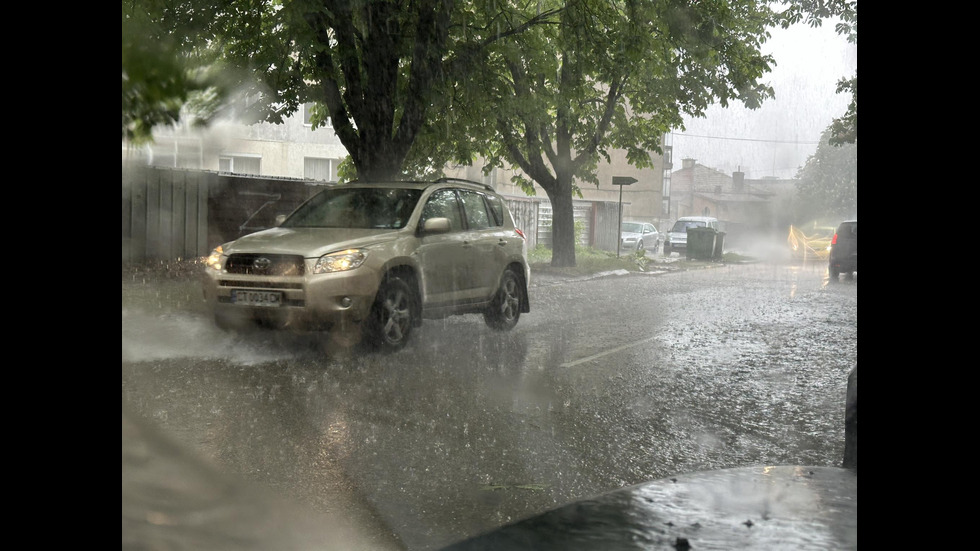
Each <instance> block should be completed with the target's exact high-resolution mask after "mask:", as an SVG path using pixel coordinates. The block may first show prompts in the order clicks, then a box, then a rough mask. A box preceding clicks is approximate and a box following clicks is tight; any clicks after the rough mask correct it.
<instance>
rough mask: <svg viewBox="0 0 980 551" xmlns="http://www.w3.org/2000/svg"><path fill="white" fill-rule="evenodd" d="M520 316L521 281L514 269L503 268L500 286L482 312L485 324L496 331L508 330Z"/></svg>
mask: <svg viewBox="0 0 980 551" xmlns="http://www.w3.org/2000/svg"><path fill="white" fill-rule="evenodd" d="M520 317H521V281H520V279H519V278H518V276H517V274H515V273H514V270H511V269H507V270H504V275H503V276H502V277H501V278H500V287H499V288H498V289H497V293H496V294H495V295H494V297H493V300H491V301H490V306H489V307H487V310H486V311H485V312H484V313H483V320H484V321H486V322H487V326H489V327H490V328H491V329H495V330H497V331H509V330H511V329H513V328H514V326H515V325H517V320H518V319H520Z"/></svg>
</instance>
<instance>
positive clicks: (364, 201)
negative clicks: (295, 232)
mask: <svg viewBox="0 0 980 551" xmlns="http://www.w3.org/2000/svg"><path fill="white" fill-rule="evenodd" d="M421 195H422V192H421V191H420V190H417V189H403V188H343V187H337V188H333V189H328V190H325V191H322V192H320V193H319V194H317V195H315V196H314V197H313V198H312V199H310V200H309V201H307V202H306V203H304V204H303V205H302V206H300V207H299V208H298V209H297V210H296V212H294V213H293V214H292V215H291V216H290V217H289V218H287V219H286V220H285V221H284V222H283V223H282V224H281V227H283V228H361V229H372V228H374V229H400V228H403V227H405V224H407V223H408V218H409V216H411V215H412V210H413V209H414V208H415V204H416V203H417V202H418V200H419V197H420V196H421Z"/></svg>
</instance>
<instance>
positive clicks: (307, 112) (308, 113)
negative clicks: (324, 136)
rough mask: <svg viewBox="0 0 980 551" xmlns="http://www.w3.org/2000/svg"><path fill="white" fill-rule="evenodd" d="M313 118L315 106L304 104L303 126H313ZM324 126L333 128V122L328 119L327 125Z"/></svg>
mask: <svg viewBox="0 0 980 551" xmlns="http://www.w3.org/2000/svg"><path fill="white" fill-rule="evenodd" d="M312 117H313V104H312V103H304V104H303V125H305V126H313V120H312ZM324 126H325V127H327V128H333V121H331V120H330V119H329V118H328V119H327V122H326V124H324Z"/></svg>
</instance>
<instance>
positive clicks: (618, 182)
mask: <svg viewBox="0 0 980 551" xmlns="http://www.w3.org/2000/svg"><path fill="white" fill-rule="evenodd" d="M612 183H613V185H614V186H619V224H617V225H616V233H618V234H619V235H617V236H616V258H619V245H620V244H621V243H622V242H623V186H628V185H630V184H635V183H636V178H630V177H629V176H613V178H612Z"/></svg>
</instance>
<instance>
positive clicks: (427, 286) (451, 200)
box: [415, 189, 474, 307]
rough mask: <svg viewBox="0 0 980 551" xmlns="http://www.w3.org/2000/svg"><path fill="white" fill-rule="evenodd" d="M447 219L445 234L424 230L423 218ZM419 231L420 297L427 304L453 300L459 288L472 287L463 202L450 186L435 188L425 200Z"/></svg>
mask: <svg viewBox="0 0 980 551" xmlns="http://www.w3.org/2000/svg"><path fill="white" fill-rule="evenodd" d="M432 218H448V219H449V224H450V229H449V231H448V232H445V233H433V234H426V233H424V231H422V230H423V228H424V227H425V221H426V220H429V219H432ZM419 229H420V231H422V233H421V236H420V244H419V247H418V249H416V251H415V255H416V256H417V257H418V262H419V271H420V273H421V274H422V294H423V297H422V300H423V301H424V303H425V306H426V307H436V306H443V305H447V304H449V303H452V302H453V301H454V300H455V297H456V296H457V295H458V294H459V292H460V290H461V289H466V288H469V287H472V286H473V285H472V284H471V283H469V280H471V279H472V278H473V274H472V264H473V257H474V253H473V251H474V249H473V247H472V246H471V245H470V244H469V243H468V241H467V240H466V237H467V233H466V223H465V221H464V218H463V211H462V205H461V204H460V203H459V199H458V198H457V197H456V192H455V191H454V190H453V189H440V190H436V191H435V192H433V193H432V195H430V196H429V198H428V199H427V200H426V204H425V206H424V207H423V209H422V216H421V218H420V219H419Z"/></svg>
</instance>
